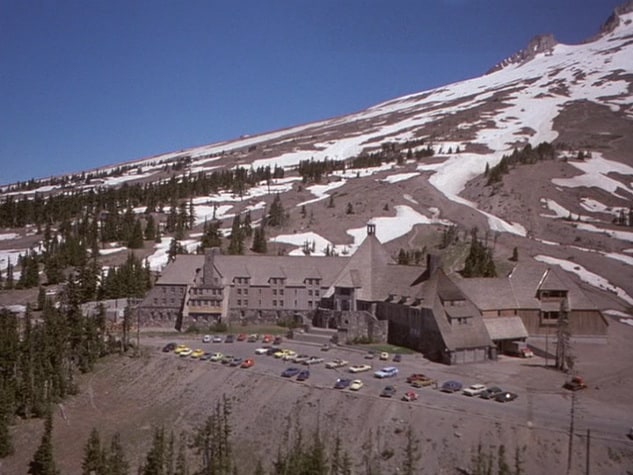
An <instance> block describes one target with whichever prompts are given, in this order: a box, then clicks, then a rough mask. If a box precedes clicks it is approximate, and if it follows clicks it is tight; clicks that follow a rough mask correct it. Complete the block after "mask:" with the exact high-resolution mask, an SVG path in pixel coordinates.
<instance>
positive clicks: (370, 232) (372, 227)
mask: <svg viewBox="0 0 633 475" xmlns="http://www.w3.org/2000/svg"><path fill="white" fill-rule="evenodd" d="M374 234H376V225H375V224H373V223H367V236H373V235H374Z"/></svg>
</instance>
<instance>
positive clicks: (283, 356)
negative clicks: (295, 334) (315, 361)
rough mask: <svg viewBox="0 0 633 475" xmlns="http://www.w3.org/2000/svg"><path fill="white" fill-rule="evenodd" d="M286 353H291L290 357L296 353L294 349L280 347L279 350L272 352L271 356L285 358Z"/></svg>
mask: <svg viewBox="0 0 633 475" xmlns="http://www.w3.org/2000/svg"><path fill="white" fill-rule="evenodd" d="M286 355H293V356H292V357H293V358H294V357H295V356H297V353H296V352H295V351H292V350H289V349H287V348H284V349H281V350H279V351H277V352H275V353H273V356H274V357H275V358H282V359H286Z"/></svg>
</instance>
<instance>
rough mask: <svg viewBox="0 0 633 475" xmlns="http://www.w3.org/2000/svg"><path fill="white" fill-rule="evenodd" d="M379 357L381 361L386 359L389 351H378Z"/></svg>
mask: <svg viewBox="0 0 633 475" xmlns="http://www.w3.org/2000/svg"><path fill="white" fill-rule="evenodd" d="M380 359H381V360H383V361H387V360H388V359H389V353H387V352H386V351H383V352H382V353H380Z"/></svg>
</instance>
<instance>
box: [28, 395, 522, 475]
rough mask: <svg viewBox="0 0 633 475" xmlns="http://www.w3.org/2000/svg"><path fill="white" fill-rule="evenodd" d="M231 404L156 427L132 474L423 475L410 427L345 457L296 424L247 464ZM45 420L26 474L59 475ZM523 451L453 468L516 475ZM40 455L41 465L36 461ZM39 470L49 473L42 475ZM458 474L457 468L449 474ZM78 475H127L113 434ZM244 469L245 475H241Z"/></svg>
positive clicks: (94, 436)
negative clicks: (185, 425)
mask: <svg viewBox="0 0 633 475" xmlns="http://www.w3.org/2000/svg"><path fill="white" fill-rule="evenodd" d="M231 415H232V407H231V402H230V401H229V400H228V399H227V398H226V397H223V398H222V400H221V401H220V402H216V404H215V406H214V408H213V409H212V413H211V415H210V416H208V417H207V418H206V419H205V420H204V421H203V422H202V424H200V425H199V426H197V427H196V428H194V430H193V431H192V432H191V433H187V432H182V433H180V434H178V435H176V434H175V433H174V432H173V430H172V431H170V432H169V433H168V432H167V431H166V430H165V429H164V427H157V428H155V429H154V431H153V434H152V442H151V446H150V448H149V450H148V451H147V453H146V454H145V456H144V457H143V458H142V462H141V463H140V466H139V467H138V469H137V470H136V472H135V473H137V474H139V475H239V474H240V473H248V474H255V475H352V474H354V473H363V474H365V475H380V474H383V473H392V472H391V469H392V468H393V467H394V466H395V467H396V472H397V473H399V474H402V475H416V474H419V473H425V472H424V461H423V459H422V454H421V445H420V439H419V437H418V435H417V434H416V432H415V431H414V429H413V428H412V427H411V426H410V425H409V426H408V427H407V428H406V429H405V430H401V431H398V432H396V436H397V437H403V438H404V440H402V441H398V442H399V443H400V444H399V445H398V443H394V444H393V447H395V448H392V445H391V444H382V447H376V446H375V443H376V441H374V440H372V434H371V433H370V434H369V435H368V437H369V440H368V442H367V443H366V444H365V445H364V446H363V448H362V450H361V451H360V452H352V451H351V449H350V448H349V444H348V443H346V441H345V440H343V439H342V438H341V436H340V435H339V434H336V435H332V436H328V437H325V436H324V434H323V433H322V432H320V430H319V429H317V430H315V431H313V432H312V433H311V434H307V435H306V434H304V432H303V430H302V429H301V428H300V426H299V424H296V426H295V427H290V423H289V424H288V426H289V427H287V430H286V432H285V435H284V436H283V437H282V439H281V440H280V441H279V444H278V446H277V448H276V450H275V449H274V448H273V449H272V450H269V451H268V452H269V453H274V454H275V455H274V456H273V457H272V460H267V461H264V460H262V459H261V458H258V459H253V457H252V454H248V456H245V455H246V454H244V453H243V452H242V451H240V449H239V448H236V447H235V442H234V440H233V427H232V423H231ZM51 429H52V420H51V419H50V417H47V419H46V424H45V430H44V435H43V436H42V443H41V444H40V447H38V450H37V452H36V453H35V455H34V457H33V460H32V461H31V464H30V467H31V469H32V468H33V467H37V468H38V471H32V470H30V471H29V473H31V474H37V475H39V474H54V473H58V472H57V469H56V463H55V460H54V454H53V453H52V445H51V437H50V435H51ZM524 450H525V449H523V450H520V449H519V448H517V449H516V450H515V453H514V457H513V458H512V460H508V455H507V450H506V447H505V445H504V444H501V445H500V446H499V447H491V446H487V447H484V446H483V445H482V444H481V443H480V444H479V445H478V446H477V447H476V448H475V449H474V450H472V452H473V455H472V457H471V461H470V466H469V467H468V468H467V469H463V468H459V469H460V470H461V471H463V472H464V473H470V474H472V475H522V474H523V473H524V469H523V456H524ZM43 454H46V455H47V457H42V455H43ZM43 468H44V469H46V470H48V471H45V470H42V469H43ZM454 468H458V467H454ZM81 469H82V471H81V474H82V475H128V474H130V463H129V462H128V459H127V456H126V454H125V451H124V449H123V446H122V443H121V437H120V435H119V434H118V433H115V434H114V435H113V436H112V438H111V441H110V443H109V444H108V443H105V441H103V442H102V436H101V434H100V433H99V431H98V430H97V429H96V428H94V429H93V430H92V431H91V433H90V436H89V438H88V440H87V442H86V444H85V445H84V449H83V457H82V463H81ZM247 469H248V471H246V470H247Z"/></svg>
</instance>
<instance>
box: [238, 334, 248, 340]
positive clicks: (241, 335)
mask: <svg viewBox="0 0 633 475" xmlns="http://www.w3.org/2000/svg"><path fill="white" fill-rule="evenodd" d="M245 340H246V333H240V334H239V335H237V341H245Z"/></svg>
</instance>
